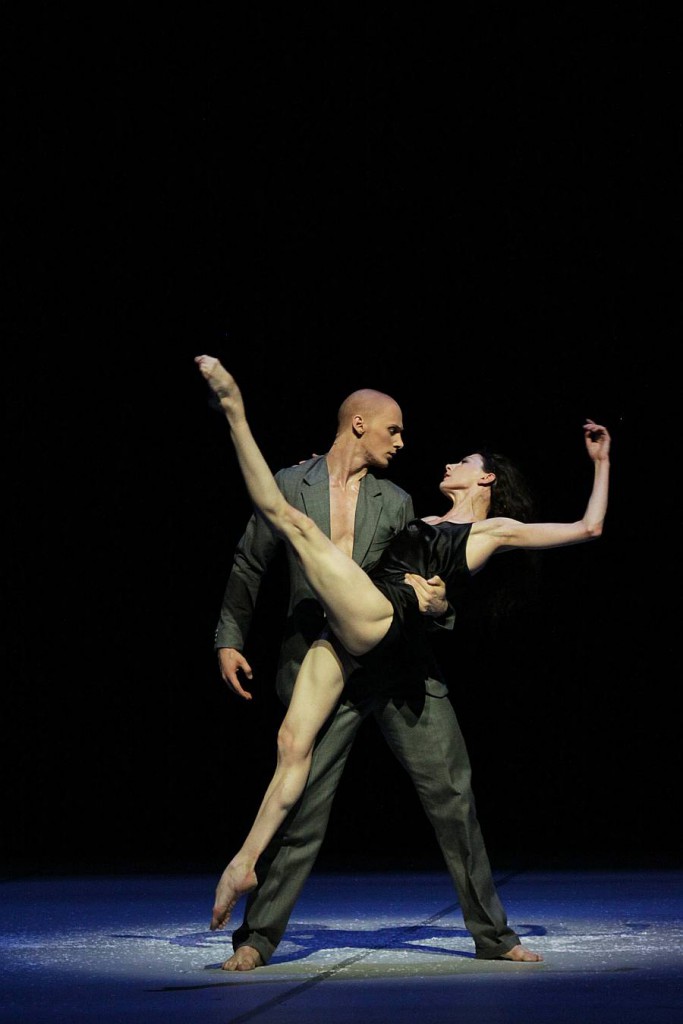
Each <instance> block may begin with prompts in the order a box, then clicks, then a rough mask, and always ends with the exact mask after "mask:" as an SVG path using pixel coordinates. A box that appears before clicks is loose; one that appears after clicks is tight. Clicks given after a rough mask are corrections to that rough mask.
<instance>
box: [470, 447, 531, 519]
mask: <svg viewBox="0 0 683 1024" xmlns="http://www.w3.org/2000/svg"><path fill="white" fill-rule="evenodd" d="M479 454H480V455H481V457H482V459H483V461H484V469H485V470H486V472H487V473H495V474H496V479H495V480H494V481H493V484H492V486H491V507H490V508H489V512H488V516H487V518H488V519H493V517H494V516H507V517H508V518H510V519H519V520H520V521H521V522H523V523H528V522H530V521H531V520H532V519H533V514H534V503H533V499H532V497H531V491H530V490H529V486H528V484H527V482H526V480H525V479H524V476H523V475H522V473H521V472H520V471H519V470H518V469H517V467H516V466H515V465H513V463H512V462H510V460H509V459H508V458H507V456H505V455H500V454H499V453H498V452H492V451H488V450H484V451H480V452H479Z"/></svg>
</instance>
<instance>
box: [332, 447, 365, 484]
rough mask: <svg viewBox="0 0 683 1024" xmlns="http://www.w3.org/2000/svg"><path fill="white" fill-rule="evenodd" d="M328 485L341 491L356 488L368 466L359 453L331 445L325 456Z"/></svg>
mask: <svg viewBox="0 0 683 1024" xmlns="http://www.w3.org/2000/svg"><path fill="white" fill-rule="evenodd" d="M325 460H326V462H327V472H328V474H329V477H330V484H331V485H332V486H334V487H339V488H341V489H342V490H346V489H347V488H349V489H351V488H358V487H359V486H360V482H361V480H362V479H363V477H364V476H365V475H366V474H367V472H368V464H367V462H366V461H365V459H363V458H362V457H361V455H360V453H359V452H354V451H351V450H350V449H349V448H347V447H340V446H338V445H332V447H331V448H330V450H329V452H328V453H327V455H326V456H325Z"/></svg>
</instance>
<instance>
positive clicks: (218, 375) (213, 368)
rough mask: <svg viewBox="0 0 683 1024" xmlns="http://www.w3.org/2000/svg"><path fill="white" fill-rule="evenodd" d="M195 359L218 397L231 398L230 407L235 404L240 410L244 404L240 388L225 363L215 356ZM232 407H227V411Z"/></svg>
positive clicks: (235, 407) (236, 409)
mask: <svg viewBox="0 0 683 1024" xmlns="http://www.w3.org/2000/svg"><path fill="white" fill-rule="evenodd" d="M194 361H195V363H196V364H197V366H198V367H199V372H200V373H201V375H202V377H203V378H204V380H205V381H206V382H207V383H208V385H209V387H210V388H211V390H212V391H213V392H214V394H215V395H216V397H217V398H219V399H221V400H223V399H231V400H232V401H231V402H230V407H232V406H234V410H235V411H238V410H240V407H241V406H242V396H241V394H240V389H239V388H238V386H237V382H236V380H235V378H234V377H233V376H232V374H231V373H228V371H227V370H226V369H225V367H224V366H223V364H222V363H220V362H219V360H218V359H216V357H215V356H195V357H194ZM230 407H228V408H227V409H226V411H227V412H230V411H232V410H231V408H230ZM224 408H225V407H224Z"/></svg>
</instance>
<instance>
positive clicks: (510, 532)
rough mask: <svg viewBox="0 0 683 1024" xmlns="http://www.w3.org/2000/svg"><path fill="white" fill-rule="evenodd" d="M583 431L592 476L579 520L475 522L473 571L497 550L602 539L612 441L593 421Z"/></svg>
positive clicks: (471, 556) (469, 552)
mask: <svg viewBox="0 0 683 1024" xmlns="http://www.w3.org/2000/svg"><path fill="white" fill-rule="evenodd" d="M583 432H584V438H585V444H586V451H587V452H588V455H589V457H590V459H591V461H592V463H593V468H594V474H593V487H592V490H591V493H590V497H589V499H588V503H587V505H586V510H585V512H584V514H583V516H582V517H581V519H579V520H577V521H576V522H574V523H520V522H518V521H517V520H516V519H504V518H496V519H485V520H482V521H480V522H477V523H474V524H473V526H472V531H471V534H470V539H469V542H468V546H467V560H468V563H469V566H470V569H471V570H472V571H476V570H477V569H480V568H481V567H482V566H483V565H484V563H485V562H486V561H487V559H488V558H489V557H490V556H491V555H492V554H494V553H495V552H498V551H510V550H513V549H514V548H558V547H566V546H567V545H569V544H582V543H584V542H585V541H589V540H595V539H596V538H597V537H600V536H601V534H602V528H603V523H604V521H605V515H606V513H607V499H608V493H609V472H610V458H609V453H610V444H611V438H610V435H609V432H608V430H607V428H606V427H603V426H601V425H600V424H598V423H594V422H593V420H586V422H585V423H584V425H583Z"/></svg>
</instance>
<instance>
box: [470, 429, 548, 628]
mask: <svg viewBox="0 0 683 1024" xmlns="http://www.w3.org/2000/svg"><path fill="white" fill-rule="evenodd" d="M474 450H475V451H478V452H479V454H480V455H481V457H482V460H483V463H484V469H485V470H486V472H487V473H495V475H496V479H495V480H494V482H493V484H492V485H491V505H490V508H489V511H488V516H487V518H488V519H492V518H493V517H494V516H506V517H508V518H510V519H518V520H519V521H520V522H523V523H528V522H533V521H534V500H533V496H532V492H531V489H530V487H529V485H528V483H527V481H526V478H525V476H524V474H523V473H522V472H521V471H520V470H519V469H518V468H517V467H516V466H515V465H514V463H513V462H511V460H510V459H509V458H508V457H507V456H506V455H501V454H500V453H499V452H495V451H493V450H491V449H488V448H486V449H482V448H478V449H474ZM540 570H541V560H540V553H539V552H537V551H529V550H524V549H520V550H518V551H509V552H506V553H505V554H501V555H499V556H495V557H494V558H491V559H490V560H489V562H488V563H487V566H486V568H485V569H484V571H483V572H481V573H479V574H478V575H477V576H475V577H474V580H473V581H472V586H471V592H470V602H469V606H470V613H471V614H473V615H474V618H475V619H476V629H477V631H479V632H480V633H484V634H487V633H490V632H491V631H496V630H499V629H500V628H501V627H502V625H503V624H504V623H506V622H507V623H508V624H509V626H510V628H514V626H515V623H518V622H519V621H520V619H519V616H520V615H521V616H524V615H528V614H529V613H532V609H533V606H534V602H535V601H536V600H537V598H538V593H539V586H540ZM470 628H472V623H470Z"/></svg>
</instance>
